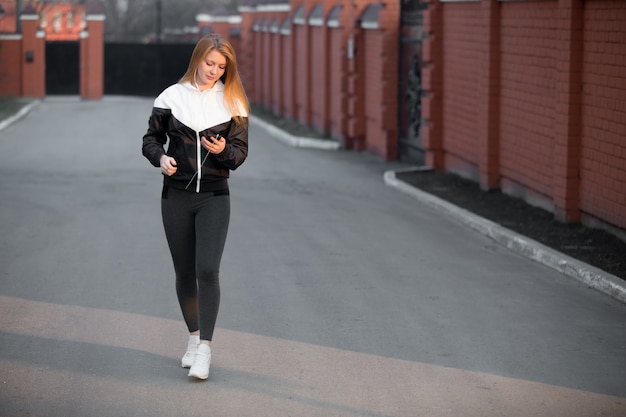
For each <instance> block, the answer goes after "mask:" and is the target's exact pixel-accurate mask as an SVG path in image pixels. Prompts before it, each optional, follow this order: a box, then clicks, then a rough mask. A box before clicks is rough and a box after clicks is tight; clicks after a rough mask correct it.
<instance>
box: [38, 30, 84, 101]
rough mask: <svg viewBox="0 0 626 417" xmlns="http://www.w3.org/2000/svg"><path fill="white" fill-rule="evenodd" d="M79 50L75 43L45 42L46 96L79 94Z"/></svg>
mask: <svg viewBox="0 0 626 417" xmlns="http://www.w3.org/2000/svg"><path fill="white" fill-rule="evenodd" d="M79 49H80V48H79V44H78V42H76V41H73V42H65V41H50V42H46V94H48V95H77V94H79V92H80V91H79V90H80V81H79V80H80V74H79V70H80V63H79V59H80V57H79ZM26 59H28V56H27V57H26Z"/></svg>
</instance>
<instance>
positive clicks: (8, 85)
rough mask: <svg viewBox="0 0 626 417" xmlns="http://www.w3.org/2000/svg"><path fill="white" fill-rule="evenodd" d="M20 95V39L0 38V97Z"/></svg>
mask: <svg viewBox="0 0 626 417" xmlns="http://www.w3.org/2000/svg"><path fill="white" fill-rule="evenodd" d="M21 95H22V39H21V38H19V39H17V38H15V37H8V36H3V37H0V96H8V97H19V96H21Z"/></svg>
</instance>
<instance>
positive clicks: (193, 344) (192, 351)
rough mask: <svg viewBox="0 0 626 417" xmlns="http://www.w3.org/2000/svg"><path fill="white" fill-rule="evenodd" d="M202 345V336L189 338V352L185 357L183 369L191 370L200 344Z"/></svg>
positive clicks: (182, 362)
mask: <svg viewBox="0 0 626 417" xmlns="http://www.w3.org/2000/svg"><path fill="white" fill-rule="evenodd" d="M199 343H200V336H189V341H188V342H187V352H185V355H183V359H182V361H181V365H182V367H183V368H191V365H193V360H194V359H195V358H196V351H197V350H198V344H199Z"/></svg>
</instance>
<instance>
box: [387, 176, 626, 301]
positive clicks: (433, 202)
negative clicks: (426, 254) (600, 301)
mask: <svg viewBox="0 0 626 417" xmlns="http://www.w3.org/2000/svg"><path fill="white" fill-rule="evenodd" d="M419 170H421V169H420V168H411V169H407V170H402V171H387V172H385V174H384V181H385V184H387V185H388V186H390V187H393V188H396V189H397V190H399V191H401V192H403V193H406V194H408V195H410V196H412V197H414V198H415V199H417V200H419V201H420V202H421V203H423V204H426V205H427V206H430V207H432V208H434V209H436V210H437V211H438V212H440V213H444V214H445V215H447V216H448V217H451V218H452V219H453V220H455V221H457V222H459V223H461V224H463V225H465V226H467V227H469V228H470V229H473V230H475V231H477V232H479V233H481V234H483V235H485V236H487V237H489V238H491V239H493V240H494V241H496V242H498V243H499V244H501V245H503V246H505V247H506V248H508V249H510V250H512V251H513V252H516V253H518V254H520V255H522V256H525V257H527V258H530V259H532V260H534V261H536V262H539V263H541V264H543V265H546V266H548V267H550V268H552V269H555V270H557V271H559V272H561V273H562V274H564V275H567V276H569V277H571V278H574V279H576V280H578V281H580V282H582V283H584V284H586V285H588V286H589V287H591V288H594V289H596V290H598V291H600V292H602V293H604V294H607V295H609V296H611V297H613V298H615V299H616V300H618V301H621V302H623V303H626V285H625V283H624V280H622V279H620V278H618V277H616V276H615V275H612V274H609V273H608V272H605V271H603V270H601V269H598V268H596V267H594V266H591V265H589V264H586V263H584V262H581V261H579V260H577V259H574V258H572V257H570V256H568V255H565V254H563V253H561V252H558V251H556V250H554V249H552V248H549V247H547V246H545V245H543V244H541V243H539V242H537V241H536V240H533V239H529V238H527V237H525V236H523V235H520V234H518V233H516V232H514V231H512V230H510V229H507V228H505V227H502V226H500V225H499V224H496V223H494V222H492V221H490V220H487V219H485V218H483V217H480V216H477V215H476V214H474V213H471V212H469V211H467V210H465V209H463V208H460V207H458V206H455V205H453V204H450V203H448V202H447V201H445V200H442V199H440V198H439V197H436V196H434V195H432V194H429V193H426V192H424V191H422V190H419V189H417V188H415V187H413V186H411V185H410V184H408V183H406V182H404V181H402V180H399V179H398V178H397V177H396V172H413V171H419Z"/></svg>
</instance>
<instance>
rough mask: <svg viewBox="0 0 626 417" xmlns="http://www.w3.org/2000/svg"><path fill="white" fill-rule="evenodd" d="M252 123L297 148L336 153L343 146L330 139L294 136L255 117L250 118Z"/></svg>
mask: <svg viewBox="0 0 626 417" xmlns="http://www.w3.org/2000/svg"><path fill="white" fill-rule="evenodd" d="M250 121H251V123H253V124H257V125H259V126H261V127H262V128H263V129H265V130H266V131H267V133H269V134H270V135H271V136H272V137H274V138H276V139H278V140H279V141H281V142H283V143H285V144H287V145H289V146H293V147H296V148H312V149H323V150H329V151H335V150H338V149H341V144H340V143H339V142H335V141H333V140H330V139H316V138H307V137H303V136H293V135H292V134H290V133H288V132H285V131H284V130H282V129H280V128H278V127H276V126H274V125H272V124H270V123H267V122H266V121H265V120H261V119H259V118H258V117H254V115H253V116H252V117H251V118H250Z"/></svg>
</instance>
